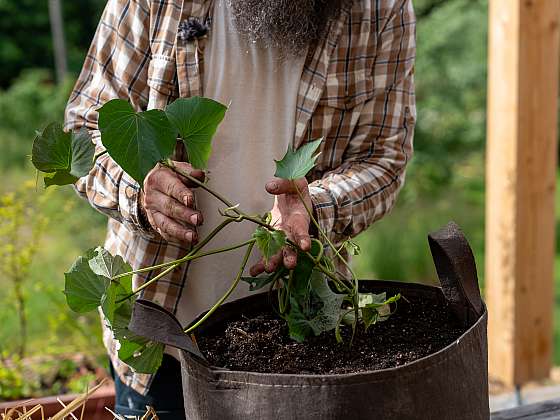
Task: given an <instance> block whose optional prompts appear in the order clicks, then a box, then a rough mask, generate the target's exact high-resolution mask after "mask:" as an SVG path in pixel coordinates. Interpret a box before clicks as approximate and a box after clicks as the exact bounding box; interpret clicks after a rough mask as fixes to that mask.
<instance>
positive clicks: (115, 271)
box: [89, 247, 132, 285]
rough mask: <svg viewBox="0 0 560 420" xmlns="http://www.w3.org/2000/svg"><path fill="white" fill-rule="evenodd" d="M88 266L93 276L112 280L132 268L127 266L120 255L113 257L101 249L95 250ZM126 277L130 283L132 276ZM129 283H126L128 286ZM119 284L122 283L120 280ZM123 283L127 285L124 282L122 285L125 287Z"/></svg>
mask: <svg viewBox="0 0 560 420" xmlns="http://www.w3.org/2000/svg"><path fill="white" fill-rule="evenodd" d="M89 266H90V268H91V269H92V271H93V272H94V273H95V274H99V275H100V276H104V277H107V278H113V277H115V276H118V275H119V274H124V273H128V272H130V271H132V267H131V266H130V265H129V264H127V263H126V262H125V261H124V260H123V259H122V257H121V256H120V255H116V256H113V255H111V253H110V252H109V251H107V250H106V249H105V248H103V247H97V248H95V251H94V256H93V258H92V259H91V260H89ZM126 277H129V279H130V281H131V280H132V276H126ZM121 279H122V278H121ZM130 281H128V284H130ZM119 282H120V283H123V281H122V280H120V279H119ZM125 283H127V281H125V282H124V283H123V285H125Z"/></svg>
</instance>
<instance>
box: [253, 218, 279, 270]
mask: <svg viewBox="0 0 560 420" xmlns="http://www.w3.org/2000/svg"><path fill="white" fill-rule="evenodd" d="M253 238H254V239H256V240H257V248H258V249H259V250H260V251H261V254H262V256H263V258H264V260H265V262H268V260H270V258H272V257H273V256H274V255H276V254H277V253H278V252H280V250H281V249H282V247H283V246H284V245H286V234H285V233H284V232H282V231H281V230H275V231H270V230H268V229H266V228H265V227H262V226H259V227H258V228H257V229H256V230H255V233H253Z"/></svg>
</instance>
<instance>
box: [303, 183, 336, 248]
mask: <svg viewBox="0 0 560 420" xmlns="http://www.w3.org/2000/svg"><path fill="white" fill-rule="evenodd" d="M309 195H310V196H311V202H312V203H313V213H314V215H315V217H316V218H317V222H318V223H319V226H320V227H321V230H322V231H323V232H324V233H326V235H327V236H328V237H329V239H330V240H331V241H333V242H336V235H335V233H334V230H333V228H334V222H335V220H336V202H335V200H334V198H333V197H332V195H331V194H330V193H329V191H327V190H326V189H325V188H323V187H320V186H315V185H310V186H309Z"/></svg>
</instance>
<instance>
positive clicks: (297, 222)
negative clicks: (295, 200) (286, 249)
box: [290, 215, 311, 251]
mask: <svg viewBox="0 0 560 420" xmlns="http://www.w3.org/2000/svg"><path fill="white" fill-rule="evenodd" d="M290 221H291V226H290V230H291V234H292V237H293V239H292V240H293V241H294V242H295V243H296V244H297V246H299V247H300V248H301V250H302V251H309V250H311V237H310V235H309V218H308V217H307V216H306V215H305V216H304V215H293V216H292V217H291V219H290Z"/></svg>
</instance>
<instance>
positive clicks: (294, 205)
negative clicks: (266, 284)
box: [251, 178, 312, 276]
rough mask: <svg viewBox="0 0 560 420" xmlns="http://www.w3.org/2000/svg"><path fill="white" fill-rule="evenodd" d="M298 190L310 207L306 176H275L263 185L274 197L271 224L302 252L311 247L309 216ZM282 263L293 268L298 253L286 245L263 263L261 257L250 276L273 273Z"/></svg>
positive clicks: (309, 207) (310, 207)
mask: <svg viewBox="0 0 560 420" xmlns="http://www.w3.org/2000/svg"><path fill="white" fill-rule="evenodd" d="M296 187H297V189H298V190H299V192H300V193H301V195H302V197H303V199H304V201H305V205H306V206H307V208H308V209H310V210H311V209H312V203H311V197H310V196H309V189H308V185H307V180H306V179H305V178H301V179H298V180H296V181H289V180H286V179H280V178H275V179H273V180H272V181H270V182H269V183H267V184H266V187H265V188H266V191H267V192H268V193H269V194H272V195H274V196H275V199H274V207H273V208H272V211H271V216H272V221H271V225H272V226H274V227H275V228H276V229H279V230H282V231H284V232H285V233H286V236H287V237H288V239H290V240H291V241H292V242H294V243H295V244H297V246H298V247H299V248H300V249H301V250H302V251H309V250H310V249H311V237H310V236H309V223H310V218H309V215H308V214H307V211H306V210H305V206H304V204H303V203H302V201H301V199H300V197H299V195H298V192H297V190H296ZM281 264H284V266H285V267H286V268H287V269H288V270H293V269H294V268H295V267H296V265H297V252H296V250H294V249H293V248H291V247H289V246H285V247H284V248H283V249H282V251H280V252H279V253H278V254H276V255H274V256H273V257H272V258H270V259H269V261H268V262H267V263H265V261H264V259H261V261H259V262H258V263H257V264H255V265H254V266H253V267H251V276H258V275H259V274H261V273H262V272H263V271H266V272H267V273H272V272H274V271H276V270H277V269H278V267H279V266H280V265H281Z"/></svg>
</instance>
